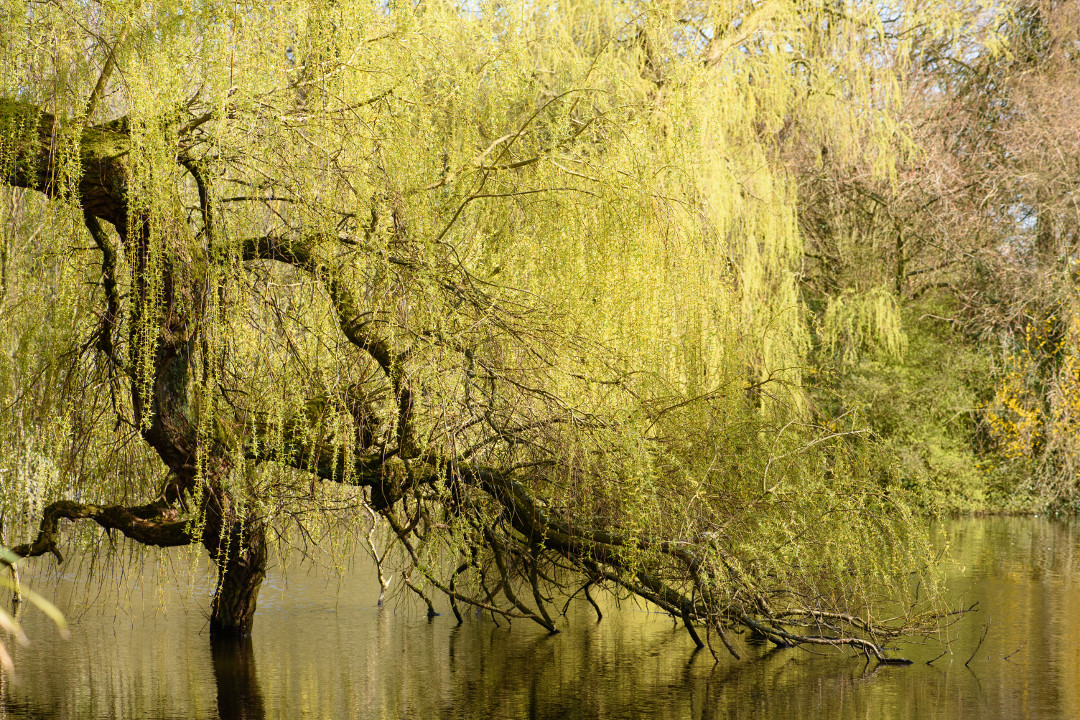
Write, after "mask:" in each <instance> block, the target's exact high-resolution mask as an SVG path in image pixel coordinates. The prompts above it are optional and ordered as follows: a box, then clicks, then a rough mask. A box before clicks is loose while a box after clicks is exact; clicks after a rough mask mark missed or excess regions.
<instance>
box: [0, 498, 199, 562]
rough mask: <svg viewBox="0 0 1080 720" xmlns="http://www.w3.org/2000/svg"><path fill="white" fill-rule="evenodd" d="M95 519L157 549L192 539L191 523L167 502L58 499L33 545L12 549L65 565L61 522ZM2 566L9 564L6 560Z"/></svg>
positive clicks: (2, 560) (52, 504)
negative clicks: (94, 502)
mask: <svg viewBox="0 0 1080 720" xmlns="http://www.w3.org/2000/svg"><path fill="white" fill-rule="evenodd" d="M84 519H85V520H93V521H94V522H96V523H97V524H98V525H100V526H101V527H103V528H105V529H106V530H119V531H120V532H122V533H123V534H124V535H125V536H127V537H129V538H131V539H132V540H135V541H136V542H139V543H142V544H143V545H155V546H157V547H176V546H179V545H190V544H191V542H192V537H191V535H190V534H189V532H188V525H189V523H188V521H187V520H186V519H181V517H180V511H179V510H177V509H176V508H174V507H172V506H170V505H169V504H167V503H165V502H164V501H157V502H152V503H147V504H146V505H136V506H133V507H124V506H122V505H86V504H83V503H77V502H73V501H71V500H58V501H56V502H54V503H50V504H49V505H48V507H46V508H45V512H44V515H43V516H42V518H41V523H40V524H39V525H38V535H37V538H35V539H34V541H33V542H31V543H24V544H22V545H15V546H14V547H11V548H10V551H11V553H12V554H14V555H18V556H19V557H36V556H38V555H44V554H45V553H52V554H53V555H55V556H56V560H57V562H63V561H64V557H63V555H61V554H60V549H59V548H58V547H57V542H58V541H59V536H60V521H61V520H72V521H74V520H84ZM0 564H4V565H8V564H10V563H8V562H6V561H5V560H4V559H3V557H0Z"/></svg>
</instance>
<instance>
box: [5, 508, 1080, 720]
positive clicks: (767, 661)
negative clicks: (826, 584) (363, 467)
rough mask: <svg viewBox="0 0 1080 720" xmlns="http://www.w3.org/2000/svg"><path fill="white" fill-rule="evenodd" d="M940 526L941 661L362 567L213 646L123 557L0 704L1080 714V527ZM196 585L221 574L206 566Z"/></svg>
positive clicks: (46, 712) (56, 711) (1000, 521)
mask: <svg viewBox="0 0 1080 720" xmlns="http://www.w3.org/2000/svg"><path fill="white" fill-rule="evenodd" d="M944 529H945V533H946V535H947V536H948V542H949V545H950V553H951V557H952V562H953V565H952V570H951V576H952V579H951V584H952V587H953V588H954V590H955V593H956V594H957V595H958V596H959V595H963V600H964V602H965V603H970V602H974V601H975V600H978V601H979V602H980V606H981V607H982V608H983V610H982V612H981V613H980V614H979V615H977V616H975V617H974V618H973V619H972V620H970V621H967V622H966V623H964V624H963V625H962V626H961V627H960V628H959V635H958V637H955V638H954V639H953V642H952V644H951V645H950V646H949V648H947V650H949V651H951V652H947V654H946V655H945V656H943V657H941V658H940V659H939V660H937V661H936V662H934V664H933V665H929V666H928V665H926V661H928V660H931V659H933V658H934V657H935V656H937V655H938V654H939V653H940V652H941V649H942V648H941V647H940V646H938V645H919V644H911V645H908V646H906V647H904V648H903V650H902V652H903V653H904V654H905V655H907V656H909V657H911V658H912V659H915V660H917V661H918V662H917V663H916V664H915V665H913V666H910V667H880V668H875V667H873V666H867V664H866V663H865V661H864V660H863V659H862V658H861V657H860V656H857V655H855V654H854V653H852V652H850V651H848V652H837V651H829V652H822V653H811V652H808V651H803V650H776V649H770V647H768V646H756V647H751V649H750V650H751V651H750V652H748V653H747V655H749V656H750V659H748V660H744V661H742V662H732V661H728V660H727V659H723V660H722V661H721V662H720V663H719V664H716V663H714V662H713V659H712V657H711V656H710V655H709V653H708V652H694V648H693V644H692V642H691V641H690V639H689V637H687V635H686V633H685V631H683V630H681V629H679V628H676V627H675V626H674V624H673V623H672V621H671V620H670V619H669V618H667V617H666V616H664V615H659V614H652V613H646V612H643V611H642V610H641V608H638V607H635V606H634V605H633V604H628V603H623V605H622V607H621V608H615V607H613V606H612V604H611V603H610V602H608V603H607V604H606V605H605V606H604V607H603V611H604V620H603V621H602V622H599V623H597V622H596V614H595V612H594V611H593V609H592V607H591V606H589V605H588V603H587V602H585V601H584V600H581V601H580V602H578V601H575V602H574V603H571V606H570V609H569V611H568V617H567V618H566V619H565V621H564V627H565V628H566V630H567V631H566V632H564V633H562V634H560V635H557V636H548V635H546V634H545V633H543V631H541V630H538V629H537V628H534V627H532V626H530V625H529V624H527V623H524V622H519V623H515V624H514V625H513V626H508V625H507V624H506V622H502V624H501V625H500V626H496V625H495V624H494V623H493V622H492V620H491V618H490V617H477V616H476V615H474V614H468V615H467V616H466V618H465V623H464V624H463V625H461V626H456V625H455V620H454V618H453V616H452V615H450V614H449V613H447V614H444V615H443V616H441V617H438V618H435V619H434V620H432V621H430V622H429V621H428V619H427V618H426V617H425V608H424V607H423V606H422V605H414V604H411V603H409V602H404V601H401V600H400V599H398V600H394V599H390V600H389V601H388V604H387V606H386V607H384V608H381V609H380V608H378V607H377V606H376V600H377V597H378V590H379V587H378V583H377V581H376V580H375V579H374V577H370V576H368V574H367V573H366V572H357V573H354V574H352V575H350V576H349V577H348V578H347V579H346V580H345V581H344V582H343V583H341V584H340V586H339V585H338V584H337V583H336V582H329V581H327V580H326V579H325V578H320V577H317V576H309V575H307V574H305V572H303V571H301V572H296V571H294V572H293V574H292V575H291V576H290V578H289V582H288V583H287V584H286V583H285V582H284V579H283V577H282V575H281V574H280V573H275V574H272V576H271V577H270V579H269V580H268V582H267V587H266V589H265V590H264V592H263V595H262V597H261V599H260V611H259V614H258V620H257V624H256V636H255V638H254V639H253V641H251V642H248V643H243V644H238V645H232V646H219V647H215V648H213V649H211V647H210V643H209V640H208V638H207V635H206V631H205V618H206V613H207V605H208V598H207V597H206V594H205V591H204V590H202V591H199V592H194V591H191V590H190V589H187V588H183V587H181V588H179V589H176V590H170V591H169V592H168V593H165V594H161V593H160V592H159V591H158V589H157V588H158V585H159V584H160V578H157V577H154V576H153V575H154V573H152V572H151V573H149V574H146V573H144V574H139V573H134V572H128V573H127V574H125V575H124V576H122V577H121V578H119V579H118V582H117V583H116V584H120V585H123V586H124V587H125V591H123V592H119V593H118V592H116V591H115V588H112V587H106V588H105V589H102V590H98V589H95V586H93V585H91V586H90V589H91V590H93V591H94V592H95V593H96V594H97V595H96V597H95V598H94V602H93V608H95V609H93V610H91V611H89V612H86V613H84V614H82V615H79V611H78V608H79V598H82V597H85V595H86V593H87V589H88V586H87V585H86V583H85V580H84V577H83V575H84V573H82V572H73V573H72V574H70V575H68V576H63V577H60V578H59V579H58V580H56V581H55V583H54V584H53V585H51V586H46V587H45V589H46V590H47V591H48V592H50V594H52V595H53V596H54V597H56V598H57V599H58V600H60V601H61V603H62V604H64V605H66V606H67V609H69V612H71V613H74V615H75V617H73V620H74V622H73V623H72V633H73V638H72V640H71V641H70V642H67V643H62V642H59V641H58V640H55V630H54V629H53V628H51V626H50V625H49V623H48V622H47V621H45V620H44V619H42V618H40V617H37V616H36V615H35V612H34V610H33V609H32V608H31V609H27V610H26V611H25V612H24V625H25V626H26V628H27V630H28V631H29V632H30V633H31V635H32V637H34V638H35V640H36V642H35V644H34V645H33V646H32V647H30V648H17V649H16V650H17V652H16V654H15V661H16V663H17V664H18V667H19V669H20V674H21V677H20V680H19V682H18V683H12V682H10V681H9V680H6V679H4V680H0V718H7V717H12V718H23V717H58V718H75V717H79V718H81V717H94V718H135V717H138V718H177V719H179V718H185V719H186V718H214V717H221V718H226V719H229V718H259V719H262V718H293V717H300V716H305V717H306V716H315V717H362V718H394V719H395V720H396V719H398V718H429V717H431V718H447V719H455V720H464V719H472V718H484V719H486V718H570V719H573V718H661V719H664V718H695V719H698V718H700V719H703V720H704V719H707V718H736V717H738V718H743V717H760V718H779V717H783V718H787V717H827V718H838V719H845V718H852V719H854V718H865V717H868V716H873V717H878V716H885V717H912V718H942V719H946V718H948V719H952V718H967V717H979V718H1024V717H1030V718H1055V717H1056V718H1073V717H1080V682H1078V681H1080V649H1078V646H1077V644H1076V643H1075V642H1073V641H1072V638H1075V637H1076V636H1077V635H1078V633H1080V617H1077V616H1076V614H1075V613H1073V612H1071V609H1072V608H1073V607H1074V606H1075V605H1076V604H1077V600H1080V554H1078V553H1077V548H1078V545H1080V532H1078V530H1077V527H1076V526H1075V525H1073V524H1069V523H1061V522H1054V521H1048V520H1045V519H1031V518H990V519H971V520H959V521H953V522H951V523H949V524H948V525H947V526H946V527H945V528H944ZM42 566H44V565H42ZM40 580H41V578H40V577H39V578H37V581H40ZM185 582H188V583H190V584H191V585H192V586H194V587H195V588H205V587H207V585H206V584H204V579H203V578H201V577H199V576H197V574H196V576H193V577H190V578H188V580H186V581H185ZM5 600H6V598H5ZM102 607H106V608H109V610H108V611H102V610H101V608H102ZM988 622H989V631H988V633H987V637H986V640H985V642H984V643H983V645H982V646H981V647H979V650H978V653H976V655H975V657H974V658H973V659H972V661H971V663H970V667H965V666H964V662H965V660H967V659H968V657H969V656H970V655H971V654H972V651H973V650H974V649H975V645H976V642H977V640H978V636H979V635H980V634H981V632H982V629H983V626H984V624H986V623H988ZM1018 650H1019V651H1018ZM256 666H257V667H258V674H256Z"/></svg>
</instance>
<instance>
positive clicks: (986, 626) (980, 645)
mask: <svg viewBox="0 0 1080 720" xmlns="http://www.w3.org/2000/svg"><path fill="white" fill-rule="evenodd" d="M990 620H991V618H989V617H988V618H986V624H985V625H983V632H982V637H980V638H979V644H978V645H976V646H975V649H974V650H973V651H972V652H971V657H969V658H968V659H967V662H966V663H964V667H968V663H969V662H971V661H972V660H974V659H975V655H976V653H978V652H979V648H981V647H982V644H983V640H985V639H986V634H987V633H988V632H990Z"/></svg>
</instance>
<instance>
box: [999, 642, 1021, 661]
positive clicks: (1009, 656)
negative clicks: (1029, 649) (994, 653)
mask: <svg viewBox="0 0 1080 720" xmlns="http://www.w3.org/2000/svg"><path fill="white" fill-rule="evenodd" d="M1025 645H1027V640H1025V641H1024V642H1022V643H1020V647H1018V648H1016V649H1015V650H1013V651H1012V652H1011V653H1009V654H1008V655H1006V656H1005V657H1003V658H1002V660H1008V659H1009V658H1011V657H1012V656H1013V655H1015V654H1016V653H1018V652H1020V651H1021V650H1023V649H1024V646H1025Z"/></svg>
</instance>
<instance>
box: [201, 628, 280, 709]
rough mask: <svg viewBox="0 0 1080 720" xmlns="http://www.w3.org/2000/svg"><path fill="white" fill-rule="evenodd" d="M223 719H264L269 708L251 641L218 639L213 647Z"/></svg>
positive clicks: (211, 648) (211, 650) (215, 676)
mask: <svg viewBox="0 0 1080 720" xmlns="http://www.w3.org/2000/svg"><path fill="white" fill-rule="evenodd" d="M210 652H211V655H212V656H213V663H214V680H215V681H216V683H217V705H218V717H220V718H221V720H263V719H264V718H265V717H266V708H265V706H264V705H263V696H262V690H261V689H260V688H259V679H258V677H257V676H256V674H255V654H254V653H253V652H252V646H251V638H246V639H244V640H215V641H213V642H211V644H210Z"/></svg>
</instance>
